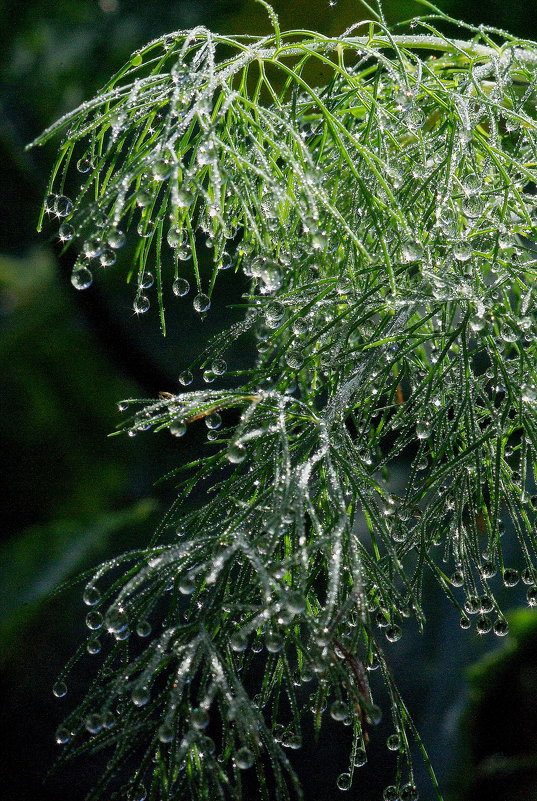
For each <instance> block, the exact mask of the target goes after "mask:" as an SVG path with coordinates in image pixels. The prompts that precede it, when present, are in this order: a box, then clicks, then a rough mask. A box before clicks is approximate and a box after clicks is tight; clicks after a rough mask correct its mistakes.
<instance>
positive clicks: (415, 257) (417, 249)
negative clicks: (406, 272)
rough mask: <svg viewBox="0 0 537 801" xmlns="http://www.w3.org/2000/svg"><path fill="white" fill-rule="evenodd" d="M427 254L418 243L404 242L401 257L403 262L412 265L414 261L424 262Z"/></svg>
mask: <svg viewBox="0 0 537 801" xmlns="http://www.w3.org/2000/svg"><path fill="white" fill-rule="evenodd" d="M424 255H425V253H424V250H423V248H422V246H421V245H420V244H419V243H418V242H410V241H408V242H403V244H402V245H401V256H402V257H403V261H405V262H407V263H410V262H414V261H422V260H423V257H424Z"/></svg>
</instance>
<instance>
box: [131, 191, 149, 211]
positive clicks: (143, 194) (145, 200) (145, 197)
mask: <svg viewBox="0 0 537 801" xmlns="http://www.w3.org/2000/svg"><path fill="white" fill-rule="evenodd" d="M135 200H136V205H137V206H139V207H140V208H141V209H143V208H145V207H146V206H149V204H150V203H151V194H150V193H149V192H148V191H147V189H140V190H139V191H138V192H137V193H136V198H135Z"/></svg>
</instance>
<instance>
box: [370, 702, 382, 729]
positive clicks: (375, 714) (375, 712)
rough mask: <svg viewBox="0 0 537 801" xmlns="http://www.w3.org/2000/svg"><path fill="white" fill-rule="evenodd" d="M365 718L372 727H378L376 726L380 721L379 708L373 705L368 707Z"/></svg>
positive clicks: (380, 710)
mask: <svg viewBox="0 0 537 801" xmlns="http://www.w3.org/2000/svg"><path fill="white" fill-rule="evenodd" d="M367 717H368V718H369V720H370V721H371V723H372V724H373V726H378V724H379V723H380V721H381V720H382V709H381V708H380V706H377V705H376V704H373V706H371V707H369V711H368V713H367Z"/></svg>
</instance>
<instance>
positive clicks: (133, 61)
mask: <svg viewBox="0 0 537 801" xmlns="http://www.w3.org/2000/svg"><path fill="white" fill-rule="evenodd" d="M142 61H143V59H142V56H141V55H140V54H139V53H137V54H136V55H135V56H133V57H132V58H131V65H132V66H133V67H139V66H140V64H141V63H142ZM132 801H142V799H138V798H137V799H133V800H132Z"/></svg>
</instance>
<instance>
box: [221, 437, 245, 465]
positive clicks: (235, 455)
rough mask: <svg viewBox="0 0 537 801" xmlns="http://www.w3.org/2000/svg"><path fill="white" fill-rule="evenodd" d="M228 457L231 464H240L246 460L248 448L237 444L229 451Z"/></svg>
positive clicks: (230, 447) (231, 446)
mask: <svg viewBox="0 0 537 801" xmlns="http://www.w3.org/2000/svg"><path fill="white" fill-rule="evenodd" d="M226 457H227V460H228V462H231V464H240V463H241V462H244V460H245V459H246V448H245V447H244V445H241V444H240V442H235V443H233V444H232V445H230V446H229V448H228V449H227V454H226Z"/></svg>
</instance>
